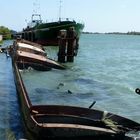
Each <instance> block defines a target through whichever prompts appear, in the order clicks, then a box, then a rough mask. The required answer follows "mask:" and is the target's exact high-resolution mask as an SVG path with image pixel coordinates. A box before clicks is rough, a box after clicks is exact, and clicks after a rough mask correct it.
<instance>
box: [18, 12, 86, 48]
mask: <svg viewBox="0 0 140 140" xmlns="http://www.w3.org/2000/svg"><path fill="white" fill-rule="evenodd" d="M70 27H74V28H75V31H76V33H77V36H78V37H79V36H80V34H81V32H82V30H83V28H84V24H82V23H77V22H76V21H74V20H69V19H68V18H67V19H66V20H62V19H61V18H60V19H59V20H58V21H56V22H46V23H43V22H42V19H41V15H40V14H33V15H32V19H31V22H30V23H28V25H27V27H26V28H25V29H23V31H22V32H20V33H18V34H17V35H20V36H21V38H23V39H25V40H29V41H32V42H36V43H38V44H41V45H45V46H48V45H49V46H58V35H59V31H60V30H69V28H70Z"/></svg>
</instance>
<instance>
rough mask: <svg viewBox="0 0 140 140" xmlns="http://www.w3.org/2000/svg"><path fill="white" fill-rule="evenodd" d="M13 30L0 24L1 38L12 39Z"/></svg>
mask: <svg viewBox="0 0 140 140" xmlns="http://www.w3.org/2000/svg"><path fill="white" fill-rule="evenodd" d="M13 32H14V31H13V30H10V29H8V28H7V27H5V26H0V35H2V37H3V40H7V39H12V35H13Z"/></svg>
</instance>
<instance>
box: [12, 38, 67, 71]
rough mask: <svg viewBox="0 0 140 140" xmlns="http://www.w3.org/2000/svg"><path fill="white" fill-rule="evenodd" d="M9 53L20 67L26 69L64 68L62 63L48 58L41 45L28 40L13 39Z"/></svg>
mask: <svg viewBox="0 0 140 140" xmlns="http://www.w3.org/2000/svg"><path fill="white" fill-rule="evenodd" d="M10 54H11V56H12V57H13V58H14V59H15V61H16V62H17V65H18V67H19V68H20V69H28V68H29V67H32V68H33V69H35V70H40V71H46V70H50V69H51V68H55V69H65V67H64V66H63V65H62V64H60V63H58V62H56V61H54V60H52V59H49V58H48V57H47V55H46V52H45V51H44V49H43V47H42V46H41V45H39V44H36V43H33V42H30V41H26V40H17V41H15V42H14V43H13V46H11V47H10Z"/></svg>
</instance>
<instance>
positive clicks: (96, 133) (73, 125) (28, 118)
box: [12, 61, 140, 140]
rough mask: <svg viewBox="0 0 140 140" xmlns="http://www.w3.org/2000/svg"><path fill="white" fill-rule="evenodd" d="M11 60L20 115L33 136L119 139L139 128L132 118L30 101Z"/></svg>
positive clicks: (41, 138)
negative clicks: (36, 103) (35, 103)
mask: <svg viewBox="0 0 140 140" xmlns="http://www.w3.org/2000/svg"><path fill="white" fill-rule="evenodd" d="M12 63H13V71H14V76H15V84H16V88H17V94H18V98H19V103H20V108H21V112H22V118H23V120H24V124H25V127H26V130H27V131H28V133H30V134H31V135H32V136H33V137H34V138H33V139H34V140H35V139H36V140H44V139H48V138H55V139H56V138H57V139H62V138H67V139H79V138H80V140H81V139H83V138H85V139H87V138H88V139H96V140H100V139H102V140H103V139H108V140H109V139H117V140H121V139H122V140H123V139H126V137H125V133H126V132H128V131H130V130H136V131H137V130H139V129H140V125H139V124H138V123H136V122H134V121H131V120H129V119H126V118H123V117H120V116H117V115H114V114H111V113H107V112H104V111H100V110H94V109H88V108H81V107H72V106H57V105H36V106H35V105H32V104H31V102H30V99H29V97H28V94H27V91H26V88H25V86H24V83H23V81H22V77H21V75H20V72H19V70H18V67H17V64H16V62H14V61H13V62H12ZM110 122H111V124H110Z"/></svg>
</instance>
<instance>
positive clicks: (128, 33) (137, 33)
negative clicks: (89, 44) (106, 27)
mask: <svg viewBox="0 0 140 140" xmlns="http://www.w3.org/2000/svg"><path fill="white" fill-rule="evenodd" d="M82 33H83V34H117V35H140V32H135V31H132V32H127V33H122V32H108V33H99V32H82Z"/></svg>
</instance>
